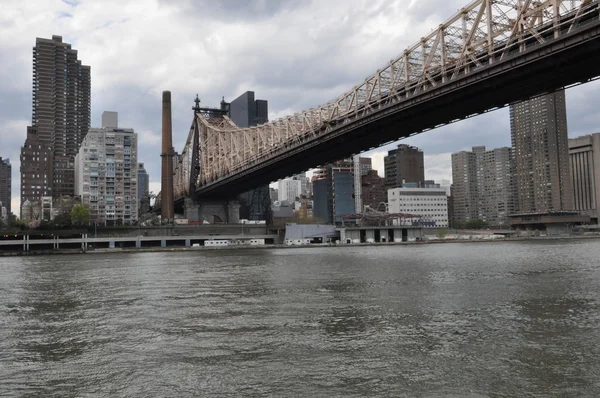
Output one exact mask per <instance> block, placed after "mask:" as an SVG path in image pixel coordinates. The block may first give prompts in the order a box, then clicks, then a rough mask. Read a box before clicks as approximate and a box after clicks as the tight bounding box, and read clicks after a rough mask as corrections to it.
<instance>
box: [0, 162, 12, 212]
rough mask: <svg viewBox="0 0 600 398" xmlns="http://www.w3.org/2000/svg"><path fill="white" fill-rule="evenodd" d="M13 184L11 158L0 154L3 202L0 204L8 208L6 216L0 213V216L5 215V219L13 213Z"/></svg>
mask: <svg viewBox="0 0 600 398" xmlns="http://www.w3.org/2000/svg"><path fill="white" fill-rule="evenodd" d="M11 184H12V166H11V165H10V160H9V159H2V157H1V156H0V203H2V204H1V205H0V206H1V207H4V208H5V209H6V216H5V217H4V216H2V214H0V217H4V218H5V219H8V218H10V215H11V208H10V201H11V196H12V193H11Z"/></svg>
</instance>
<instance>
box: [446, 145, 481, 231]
mask: <svg viewBox="0 0 600 398" xmlns="http://www.w3.org/2000/svg"><path fill="white" fill-rule="evenodd" d="M476 156H477V155H476V154H475V152H467V151H462V152H458V153H453V154H452V181H453V190H452V196H453V205H454V219H453V221H455V222H470V221H475V220H477V219H478V218H479V208H478V203H479V201H478V198H477V193H478V191H477V161H476Z"/></svg>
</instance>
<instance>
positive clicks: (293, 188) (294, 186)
mask: <svg viewBox="0 0 600 398" xmlns="http://www.w3.org/2000/svg"><path fill="white" fill-rule="evenodd" d="M277 185H278V190H277V192H278V196H279V198H278V199H279V201H280V202H284V201H285V202H288V203H290V204H292V203H294V202H295V201H296V198H299V197H300V196H301V195H302V181H301V180H295V179H292V178H286V179H285V180H279V182H278V183H277Z"/></svg>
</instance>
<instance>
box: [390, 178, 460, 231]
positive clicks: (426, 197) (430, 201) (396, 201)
mask: <svg viewBox="0 0 600 398" xmlns="http://www.w3.org/2000/svg"><path fill="white" fill-rule="evenodd" d="M388 208H389V212H390V213H404V214H412V215H415V216H421V217H422V223H423V226H425V227H432V228H433V227H435V228H439V227H448V197H447V196H446V189H445V188H393V189H389V190H388Z"/></svg>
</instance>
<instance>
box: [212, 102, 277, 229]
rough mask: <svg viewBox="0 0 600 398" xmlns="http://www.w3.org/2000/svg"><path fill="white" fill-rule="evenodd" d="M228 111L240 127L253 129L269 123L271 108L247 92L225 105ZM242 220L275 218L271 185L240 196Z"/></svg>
mask: <svg viewBox="0 0 600 398" xmlns="http://www.w3.org/2000/svg"><path fill="white" fill-rule="evenodd" d="M222 106H225V107H226V109H228V115H229V118H230V119H231V120H232V121H233V122H234V123H235V124H236V125H237V126H238V127H252V126H256V125H259V124H264V123H267V122H268V121H269V107H268V103H267V101H266V100H256V99H254V91H246V92H245V93H244V94H242V95H240V96H239V97H237V98H236V99H234V100H233V101H231V103H229V104H226V103H223V104H222ZM239 201H240V218H243V219H247V220H265V221H267V223H270V222H271V220H272V218H273V214H272V213H273V212H272V209H271V195H270V192H269V185H263V186H262V187H257V188H255V189H253V190H251V191H248V192H244V193H243V194H241V195H240V196H239Z"/></svg>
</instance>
